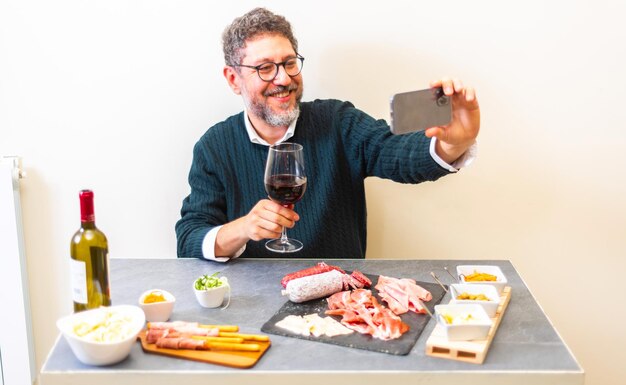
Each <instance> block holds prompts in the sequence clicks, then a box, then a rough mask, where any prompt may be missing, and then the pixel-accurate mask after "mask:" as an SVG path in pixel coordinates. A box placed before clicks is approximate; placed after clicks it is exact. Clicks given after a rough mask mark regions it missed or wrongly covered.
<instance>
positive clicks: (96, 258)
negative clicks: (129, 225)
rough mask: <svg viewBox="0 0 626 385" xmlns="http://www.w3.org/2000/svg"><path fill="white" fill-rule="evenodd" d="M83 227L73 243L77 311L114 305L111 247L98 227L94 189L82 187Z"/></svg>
mask: <svg viewBox="0 0 626 385" xmlns="http://www.w3.org/2000/svg"><path fill="white" fill-rule="evenodd" d="M78 197H79V199H80V229H78V231H76V233H75V234H74V236H73V237H72V241H71V243H70V254H71V256H72V260H71V276H72V299H73V301H74V312H79V311H82V310H87V309H94V308H98V307H100V306H110V305H111V294H110V291H109V247H108V242H107V238H106V236H105V235H104V233H103V232H102V231H100V230H98V228H97V227H96V219H95V215H94V204H93V191H91V190H81V191H80V193H79V194H78Z"/></svg>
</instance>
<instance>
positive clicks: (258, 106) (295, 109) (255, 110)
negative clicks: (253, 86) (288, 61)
mask: <svg viewBox="0 0 626 385" xmlns="http://www.w3.org/2000/svg"><path fill="white" fill-rule="evenodd" d="M298 88H299V87H298V86H297V85H296V84H293V83H292V84H291V85H289V86H277V87H276V88H275V89H273V90H272V91H271V92H270V91H267V92H265V93H264V94H263V96H271V95H273V94H278V93H281V92H285V91H296V92H297V94H296V104H295V106H290V102H286V103H283V104H281V105H279V106H278V108H279V111H274V110H273V109H272V108H271V107H270V106H269V105H268V104H267V103H265V102H264V101H263V100H262V99H260V98H256V97H254V96H252V95H250V94H249V93H247V92H246V93H247V95H246V97H244V98H243V100H244V103H245V105H246V108H247V109H248V111H250V113H251V114H254V115H256V116H257V117H259V118H260V119H262V120H263V121H264V122H265V123H267V124H268V125H270V126H272V127H286V126H289V125H290V124H291V123H293V121H294V120H295V119H296V118H297V117H298V115H299V114H300V101H301V100H302V88H300V89H299V90H298Z"/></svg>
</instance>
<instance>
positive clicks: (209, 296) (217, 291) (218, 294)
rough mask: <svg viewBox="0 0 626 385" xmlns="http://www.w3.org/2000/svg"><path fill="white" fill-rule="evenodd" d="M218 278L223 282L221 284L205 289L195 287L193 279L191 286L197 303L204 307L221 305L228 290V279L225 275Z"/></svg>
mask: <svg viewBox="0 0 626 385" xmlns="http://www.w3.org/2000/svg"><path fill="white" fill-rule="evenodd" d="M220 280H221V281H222V282H223V283H222V285H221V286H218V287H214V288H211V289H206V290H198V289H196V287H195V281H194V283H193V284H192V285H191V287H192V289H193V291H194V293H196V299H197V300H198V303H199V304H200V306H202V307H206V308H216V307H220V306H222V303H223V302H224V297H225V296H226V293H228V292H230V285H229V284H228V279H226V277H220ZM229 296H230V294H229ZM229 302H230V297H229ZM227 306H228V304H226V306H225V307H227Z"/></svg>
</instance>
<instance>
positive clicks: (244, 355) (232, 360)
mask: <svg viewBox="0 0 626 385" xmlns="http://www.w3.org/2000/svg"><path fill="white" fill-rule="evenodd" d="M137 339H138V340H139V341H140V342H141V347H142V349H143V351H144V352H146V353H154V354H161V355H164V356H170V357H177V358H182V359H185V360H193V361H200V362H207V363H210V364H217V365H224V366H230V367H233V368H240V369H246V368H251V367H253V366H254V365H255V364H256V363H257V362H258V361H259V359H260V358H261V356H263V354H264V353H265V351H267V349H269V347H270V345H271V341H267V342H260V341H250V342H244V343H254V344H258V345H259V346H260V347H261V350H260V351H258V352H236V351H226V350H215V351H211V350H182V349H181V350H177V349H164V348H157V346H156V344H149V343H147V342H146V330H142V331H141V333H139V335H138V336H137Z"/></svg>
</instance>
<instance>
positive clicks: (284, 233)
mask: <svg viewBox="0 0 626 385" xmlns="http://www.w3.org/2000/svg"><path fill="white" fill-rule="evenodd" d="M280 243H281V244H283V245H287V244H289V238H287V227H285V226H283V231H282V232H281V233H280Z"/></svg>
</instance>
